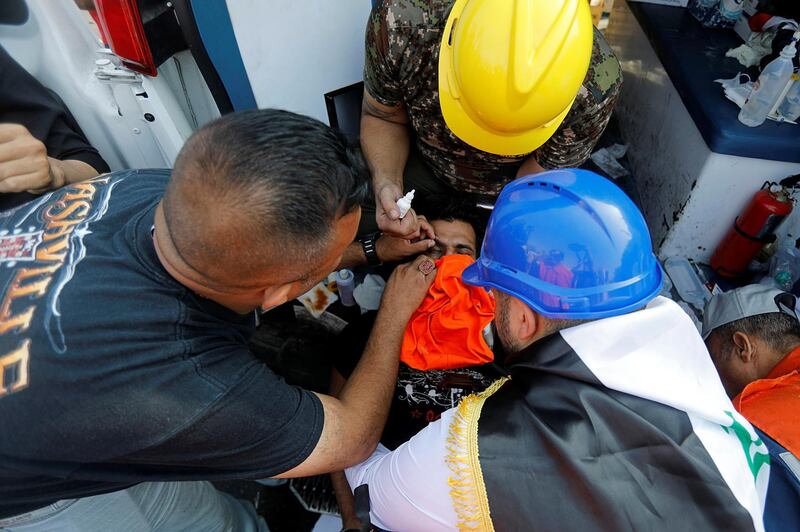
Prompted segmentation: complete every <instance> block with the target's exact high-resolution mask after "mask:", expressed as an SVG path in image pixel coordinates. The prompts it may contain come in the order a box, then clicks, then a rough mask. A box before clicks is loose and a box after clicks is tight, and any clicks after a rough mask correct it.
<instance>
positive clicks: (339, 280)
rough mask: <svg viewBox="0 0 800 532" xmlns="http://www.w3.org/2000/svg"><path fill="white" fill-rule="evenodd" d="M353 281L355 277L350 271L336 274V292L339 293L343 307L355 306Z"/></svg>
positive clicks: (340, 271)
mask: <svg viewBox="0 0 800 532" xmlns="http://www.w3.org/2000/svg"><path fill="white" fill-rule="evenodd" d="M355 280H356V278H355V275H353V272H351V271H350V270H339V271H338V272H336V290H337V291H338V292H339V299H341V300H342V305H344V306H345V307H352V306H353V305H355V304H356V300H355V298H354V297H353V288H354V285H355Z"/></svg>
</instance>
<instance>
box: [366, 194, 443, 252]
mask: <svg viewBox="0 0 800 532" xmlns="http://www.w3.org/2000/svg"><path fill="white" fill-rule="evenodd" d="M375 190H376V193H375V221H376V222H378V228H379V229H380V230H381V231H383V232H384V233H386V234H388V235H390V236H396V237H398V238H405V239H406V240H416V239H418V238H420V236H421V234H422V233H421V229H422V227H421V224H420V221H419V217H418V216H417V213H416V212H414V209H409V211H408V212H407V213H406V215H405V216H404V217H403V219H402V220H401V219H400V208H399V207H398V206H397V200H399V199H400V198H402V197H403V191H402V190H401V189H400V187H399V186H398V185H397V184H395V183H384V184H380V185H377V186H376V187H375ZM426 224H427V222H426ZM427 227H428V228H429V227H430V225H427ZM430 231H431V232H430V233H429V234H428V236H429V238H433V230H432V229H431V230H430Z"/></svg>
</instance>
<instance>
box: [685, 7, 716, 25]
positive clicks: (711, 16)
mask: <svg viewBox="0 0 800 532" xmlns="http://www.w3.org/2000/svg"><path fill="white" fill-rule="evenodd" d="M718 4H719V0H690V1H689V12H690V13H691V14H692V15H694V18H696V19H697V20H698V22H700V23H701V24H702V25H703V26H706V27H708V26H713V25H714V21H715V20H717V19H718V18H719V9H717V8H718Z"/></svg>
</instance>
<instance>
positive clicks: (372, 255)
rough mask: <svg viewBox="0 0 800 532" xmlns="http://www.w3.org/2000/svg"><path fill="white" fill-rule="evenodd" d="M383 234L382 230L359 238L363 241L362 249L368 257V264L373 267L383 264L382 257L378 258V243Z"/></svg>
mask: <svg viewBox="0 0 800 532" xmlns="http://www.w3.org/2000/svg"><path fill="white" fill-rule="evenodd" d="M382 235H383V233H381V232H380V231H377V232H375V233H370V234H368V235H364V236H362V237H361V238H359V239H358V241H359V242H361V249H363V250H364V255H365V256H366V257H367V264H368V265H369V266H372V267H373V268H375V267H377V266H380V265H381V264H382V262H381V259H380V258H378V247H377V245H376V243H377V242H378V239H379V238H380V237H381V236H382Z"/></svg>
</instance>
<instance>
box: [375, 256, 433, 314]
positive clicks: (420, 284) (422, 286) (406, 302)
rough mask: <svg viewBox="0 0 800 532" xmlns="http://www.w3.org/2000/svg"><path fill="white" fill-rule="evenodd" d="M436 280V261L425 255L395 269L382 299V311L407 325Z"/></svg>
mask: <svg viewBox="0 0 800 532" xmlns="http://www.w3.org/2000/svg"><path fill="white" fill-rule="evenodd" d="M435 278H436V265H435V263H434V261H433V260H432V259H430V258H428V257H426V256H424V255H421V256H419V257H417V258H416V259H414V261H412V262H409V263H406V264H401V265H400V266H398V267H397V268H395V270H394V272H393V273H392V276H391V277H389V281H388V282H387V283H386V289H385V290H384V291H383V298H382V299H381V309H382V310H383V309H384V308H385V309H386V310H387V311H390V312H391V315H392V316H393V317H394V319H396V320H398V321H401V322H402V323H405V322H407V321H408V319H409V318H410V317H411V315H412V314H413V313H414V311H415V310H417V307H419V306H420V304H421V303H422V300H423V299H425V295H426V294H427V293H428V288H430V286H431V284H432V283H433V280H434V279H435Z"/></svg>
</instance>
